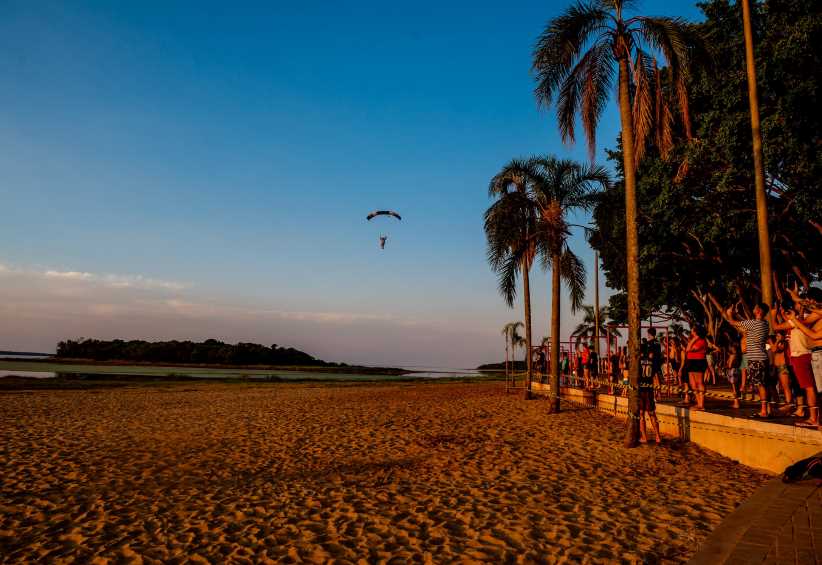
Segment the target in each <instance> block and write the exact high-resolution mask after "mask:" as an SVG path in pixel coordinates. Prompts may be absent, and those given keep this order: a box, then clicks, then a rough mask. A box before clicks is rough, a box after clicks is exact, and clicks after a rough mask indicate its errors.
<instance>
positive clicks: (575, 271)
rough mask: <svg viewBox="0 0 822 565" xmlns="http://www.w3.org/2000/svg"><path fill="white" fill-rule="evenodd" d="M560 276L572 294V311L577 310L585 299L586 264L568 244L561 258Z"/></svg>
mask: <svg viewBox="0 0 822 565" xmlns="http://www.w3.org/2000/svg"><path fill="white" fill-rule="evenodd" d="M560 277H561V278H562V280H563V281H564V282H565V286H566V287H567V288H568V292H569V294H570V296H571V312H576V311H577V310H579V308H580V307H581V306H582V301H583V300H584V299H585V265H584V264H583V263H582V261H581V260H580V259H579V257H577V256H576V255H575V254H574V253H573V252H572V251H571V250H570V249H568V247H567V246H566V248H565V249H564V250H563V252H562V257H561V258H560Z"/></svg>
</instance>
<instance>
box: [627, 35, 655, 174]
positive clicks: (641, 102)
mask: <svg viewBox="0 0 822 565" xmlns="http://www.w3.org/2000/svg"><path fill="white" fill-rule="evenodd" d="M631 70H632V74H633V79H634V101H633V110H632V112H631V114H632V116H633V120H634V164H635V165H636V166H638V165H639V163H640V162H641V161H642V158H643V157H644V156H645V147H646V145H647V143H648V136H649V135H650V134H651V130H652V129H653V124H654V115H653V97H652V95H651V77H652V76H653V67H652V62H651V59H650V57H649V56H648V54H647V53H645V52H644V51H642V49H637V50H636V59H635V60H634V62H633V65H632V67H631Z"/></svg>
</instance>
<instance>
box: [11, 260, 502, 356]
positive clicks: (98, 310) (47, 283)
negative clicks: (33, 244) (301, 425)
mask: <svg viewBox="0 0 822 565" xmlns="http://www.w3.org/2000/svg"><path fill="white" fill-rule="evenodd" d="M0 292H1V293H2V295H3V297H4V300H3V301H2V302H0V318H2V319H3V320H6V321H8V323H6V324H3V325H0V349H3V348H5V349H19V350H27V351H53V350H54V347H55V345H56V344H57V342H58V341H60V340H63V339H69V338H78V337H82V336H85V337H96V338H101V339H113V338H122V339H148V340H165V339H193V340H203V339H208V338H216V339H222V340H224V341H228V342H237V341H252V342H257V343H265V344H270V343H278V344H280V345H283V346H292V347H296V348H298V349H301V350H303V351H306V352H308V353H310V354H312V355H315V356H317V357H320V358H324V359H327V360H333V361H346V362H351V363H374V364H389V365H397V364H402V365H432V364H434V365H442V366H447V365H450V366H455V363H456V366H466V364H467V365H474V364H477V363H480V362H485V361H489V360H492V359H494V358H496V356H497V355H496V350H497V349H499V348H498V343H497V342H498V341H499V339H498V336H497V332H495V331H493V332H483V331H482V330H481V328H480V327H478V326H477V325H476V324H474V325H471V324H468V323H466V322H465V321H464V320H456V319H451V320H449V319H448V317H447V315H445V316H443V317H442V318H436V319H433V320H420V319H417V318H416V317H415V316H414V315H413V314H411V315H405V316H403V315H399V314H397V313H394V312H379V311H377V312H374V311H371V312H368V311H365V312H352V311H346V310H344V309H340V310H334V309H322V310H320V309H318V310H316V311H315V310H311V309H310V306H309V308H306V307H305V305H303V307H294V308H288V307H287V305H289V303H288V302H287V299H288V298H287V297H278V298H275V297H272V298H271V302H269V303H268V304H260V303H258V302H256V301H255V302H249V301H243V300H242V299H241V298H239V297H236V296H226V295H222V296H221V295H208V294H207V293H205V292H204V291H203V290H202V289H197V288H195V287H193V286H192V285H188V284H183V283H179V282H175V281H167V280H161V279H157V278H153V277H149V276H146V275H142V274H107V273H95V272H89V271H83V270H80V269H56V268H32V267H25V268H23V267H17V266H12V265H9V264H7V263H0ZM278 299H279V300H281V301H282V302H281V303H280V304H278V303H277V302H276V300H278ZM485 334H487V335H485Z"/></svg>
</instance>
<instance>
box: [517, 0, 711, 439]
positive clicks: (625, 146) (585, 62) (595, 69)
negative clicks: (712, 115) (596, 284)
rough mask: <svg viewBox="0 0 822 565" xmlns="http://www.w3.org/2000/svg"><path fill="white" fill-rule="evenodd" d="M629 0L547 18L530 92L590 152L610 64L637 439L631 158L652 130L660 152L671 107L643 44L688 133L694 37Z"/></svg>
mask: <svg viewBox="0 0 822 565" xmlns="http://www.w3.org/2000/svg"><path fill="white" fill-rule="evenodd" d="M627 4H628V0H588V1H586V2H578V3H577V4H575V5H574V6H571V7H570V8H568V9H567V10H566V11H565V12H564V13H563V14H561V15H560V16H557V17H556V18H554V19H553V20H551V21H550V22H549V23H548V25H547V27H546V28H545V30H544V31H543V32H542V34H541V35H540V37H539V39H538V42H537V45H536V48H535V50H534V60H533V69H534V71H535V73H536V75H537V87H536V97H537V100H538V101H539V103H540V104H541V105H543V106H546V107H547V106H550V105H551V104H553V103H554V101H556V108H557V119H558V122H559V130H560V134H561V135H562V139H563V141H565V142H569V143H573V141H574V139H575V130H574V127H575V124H576V118H577V114H579V115H580V118H581V120H582V126H583V129H584V131H585V136H586V138H587V141H588V151H589V154H590V157H591V160H593V157H594V152H595V150H596V128H597V124H598V122H599V118H600V116H601V115H602V111H603V110H604V109H605V105H606V103H607V101H608V98H609V96H610V94H611V88H612V86H613V80H614V71H616V75H617V85H618V88H617V92H618V101H619V112H620V118H621V126H622V130H621V132H622V137H621V139H622V159H623V162H622V165H623V175H624V178H625V224H626V253H625V256H626V263H627V265H628V268H627V283H628V284H627V294H628V326H629V331H628V347H629V350H630V383H631V385H632V387H631V388H632V392H631V396H630V404H629V409H628V411H629V418H628V426H627V431H626V436H625V443H626V445H627V446H629V447H633V446H635V445H636V444H637V439H638V435H639V421H638V420H637V419H636V418H635V417H631V416H634V415H636V414H637V413H638V403H639V396H638V393H637V392H636V391H637V387H638V384H639V338H640V335H639V334H640V310H639V261H638V259H639V242H638V235H637V223H636V220H637V205H636V177H635V172H636V165H637V163H639V162H640V160H641V159H642V156H643V153H644V151H645V146H646V142H647V141H648V140H649V138H650V137H651V132H652V130H655V134H656V135H655V136H654V138H655V142H656V145H657V146H658V147H659V150H660V152H661V153H662V155H663V156H667V155H668V154H669V152H670V150H671V148H672V146H673V133H672V131H673V122H674V116H673V111H672V107H673V105H672V104H671V103H669V101H668V100H667V97H666V96H664V94H665V92H664V91H663V89H662V87H661V83H662V81H661V72H660V70H659V68H658V67H657V64H656V60H655V59H654V58H653V57H652V56H651V55H650V54H649V53H648V51H646V49H650V50H653V51H658V52H660V53H661V54H662V56H663V57H664V59H665V62H666V63H667V65H668V69H667V78H668V79H669V81H670V88H669V89H668V91H669V92H670V94H671V95H672V97H673V98H675V99H676V100H675V101H676V106H678V108H679V110H680V114H681V117H682V126H683V129H684V131H685V134H686V136H687V137H689V138H690V137H691V126H690V117H689V113H688V96H687V90H686V80H687V78H688V74H689V73H690V68H691V63H692V61H693V59H694V55H695V54H696V52H697V51H699V52H702V49H701V48H700V47H701V46H700V42H699V41H698V39H697V37H696V35H695V33H694V32H693V31H692V29H691V28H690V27H689V26H688V24H687V23H686V22H685V21H684V20H682V19H680V18H666V17H644V16H634V17H631V18H625V17H624V14H623V8H624V7H625V6H626V5H627Z"/></svg>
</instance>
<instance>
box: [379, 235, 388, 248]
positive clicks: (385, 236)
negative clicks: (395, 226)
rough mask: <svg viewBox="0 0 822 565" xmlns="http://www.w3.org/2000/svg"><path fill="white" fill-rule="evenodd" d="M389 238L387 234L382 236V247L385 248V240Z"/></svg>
mask: <svg viewBox="0 0 822 565" xmlns="http://www.w3.org/2000/svg"><path fill="white" fill-rule="evenodd" d="M387 239H388V236H387V235H381V236H380V249H385V242H386V240H387Z"/></svg>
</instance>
